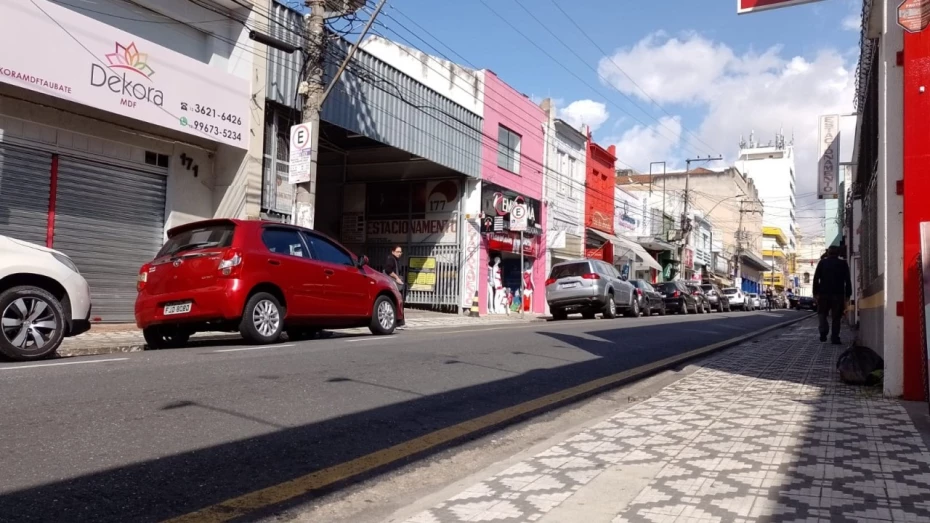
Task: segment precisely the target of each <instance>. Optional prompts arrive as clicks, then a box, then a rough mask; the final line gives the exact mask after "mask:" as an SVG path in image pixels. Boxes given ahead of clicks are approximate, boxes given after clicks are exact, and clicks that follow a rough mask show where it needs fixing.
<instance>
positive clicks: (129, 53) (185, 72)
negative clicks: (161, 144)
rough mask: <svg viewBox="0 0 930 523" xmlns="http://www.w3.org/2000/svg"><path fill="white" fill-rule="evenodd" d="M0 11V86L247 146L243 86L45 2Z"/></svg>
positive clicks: (3, 3)
mask: <svg viewBox="0 0 930 523" xmlns="http://www.w3.org/2000/svg"><path fill="white" fill-rule="evenodd" d="M0 13H3V15H2V16H0V19H2V20H3V30H2V31H0V82H4V83H7V84H10V85H15V86H17V87H22V88H25V89H29V90H32V91H35V92H39V93H42V94H47V95H49V96H54V97H56V98H61V99H64V100H70V101H72V102H75V103H78V104H81V105H86V106H89V107H94V108H96V109H100V110H103V111H107V112H111V113H116V114H120V115H123V116H126V117H129V118H133V119H136V120H140V121H143V122H147V123H151V124H154V125H158V126H161V127H166V128H168V129H174V130H176V131H180V132H183V133H187V134H191V135H194V136H200V137H202V138H206V139H209V140H212V141H215V142H219V143H224V144H227V145H231V146H234V147H239V148H242V149H245V148H247V147H248V141H249V83H248V82H247V81H246V80H244V79H242V78H239V77H236V76H233V75H231V74H228V73H225V72H223V71H222V70H220V69H217V68H215V67H210V66H209V65H207V64H204V63H202V62H198V61H197V60H194V59H193V58H189V57H187V56H184V55H182V54H180V53H177V52H175V51H171V50H170V49H166V48H164V47H162V46H160V45H156V44H154V43H152V42H149V41H147V40H144V39H142V38H139V37H137V36H134V35H132V34H130V33H127V32H125V31H121V30H119V29H116V28H114V27H111V26H109V25H107V24H104V23H102V22H98V21H96V20H94V19H92V18H88V17H86V16H83V15H81V14H78V13H77V12H75V11H72V10H70V9H67V8H65V7H62V6H60V5H56V4H53V3H51V2H48V1H47V0H0Z"/></svg>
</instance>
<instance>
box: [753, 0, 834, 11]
mask: <svg viewBox="0 0 930 523" xmlns="http://www.w3.org/2000/svg"><path fill="white" fill-rule="evenodd" d="M820 1H821V0H736V12H737V14H741V15H743V14H746V13H754V12H756V11H767V10H769V9H778V8H779V7H790V6H793V5H800V4H810V3H812V2H820Z"/></svg>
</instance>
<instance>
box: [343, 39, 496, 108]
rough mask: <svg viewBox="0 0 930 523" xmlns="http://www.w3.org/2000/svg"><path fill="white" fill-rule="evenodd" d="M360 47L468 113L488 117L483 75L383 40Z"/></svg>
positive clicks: (366, 40)
mask: <svg viewBox="0 0 930 523" xmlns="http://www.w3.org/2000/svg"><path fill="white" fill-rule="evenodd" d="M359 47H360V48H361V49H364V50H365V51H366V52H368V53H370V54H371V55H372V56H375V57H376V58H379V59H381V60H383V61H385V62H386V63H389V64H391V65H392V66H393V67H396V68H397V69H398V70H399V71H400V72H402V73H404V74H406V75H407V76H410V77H411V78H416V80H417V81H418V82H421V83H422V84H423V85H425V86H427V87H429V88H430V89H432V90H434V91H436V92H437V93H439V94H441V95H443V96H445V97H446V98H449V99H450V100H452V101H453V102H455V103H457V104H459V105H461V106H462V107H464V108H465V109H467V110H469V111H471V112H473V113H475V114H477V115H478V116H481V117H483V116H484V85H483V84H484V77H483V75H482V74H481V71H475V70H472V69H468V68H466V67H462V66H461V65H458V64H456V63H454V62H450V61H449V60H444V59H442V58H437V57H435V56H431V55H428V54H426V53H424V52H423V51H420V50H418V49H413V48H411V47H407V46H404V45H401V44H398V43H396V42H392V41H390V40H387V39H384V38H381V37H380V36H369V37H368V38H366V39H365V40H364V41H362V43H361V44H360V45H359Z"/></svg>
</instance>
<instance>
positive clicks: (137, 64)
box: [106, 42, 155, 79]
mask: <svg viewBox="0 0 930 523" xmlns="http://www.w3.org/2000/svg"><path fill="white" fill-rule="evenodd" d="M106 56H107V60H108V61H109V62H110V68H112V69H128V70H130V71H134V72H136V73H138V74H141V75H142V76H144V77H146V78H149V79H151V78H152V75H153V74H155V71H154V70H153V69H152V68H151V67H149V64H148V63H146V62H147V61H148V59H149V55H147V54H145V53H140V52H139V49H138V48H137V47H136V43H135V42H133V43H131V44H129V45H127V46H124V45H122V44H120V43H119V42H116V50H115V51H113V52H112V53H110V54H108V55H106Z"/></svg>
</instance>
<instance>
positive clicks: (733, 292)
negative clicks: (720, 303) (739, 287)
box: [721, 289, 736, 294]
mask: <svg viewBox="0 0 930 523" xmlns="http://www.w3.org/2000/svg"><path fill="white" fill-rule="evenodd" d="M721 292H723V293H724V294H736V289H723V291H721Z"/></svg>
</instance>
